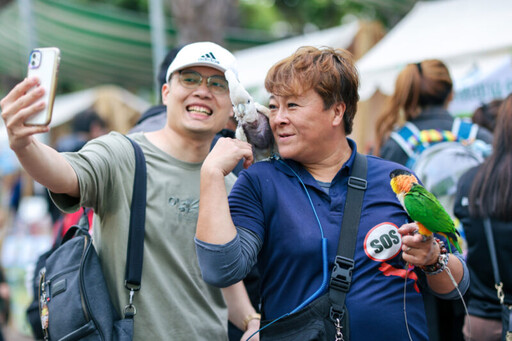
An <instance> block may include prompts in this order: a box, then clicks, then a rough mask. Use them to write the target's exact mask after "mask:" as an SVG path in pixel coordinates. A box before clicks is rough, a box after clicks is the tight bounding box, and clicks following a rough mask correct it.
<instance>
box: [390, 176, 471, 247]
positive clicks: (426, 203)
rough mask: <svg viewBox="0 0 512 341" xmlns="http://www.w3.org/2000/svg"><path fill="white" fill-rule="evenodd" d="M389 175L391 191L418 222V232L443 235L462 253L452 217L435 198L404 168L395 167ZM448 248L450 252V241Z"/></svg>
mask: <svg viewBox="0 0 512 341" xmlns="http://www.w3.org/2000/svg"><path fill="white" fill-rule="evenodd" d="M389 177H390V178H391V182H390V184H391V188H392V189H393V192H395V194H396V196H397V198H398V200H399V201H400V203H401V204H402V206H403V207H404V209H405V211H406V212H407V214H408V215H409V217H411V219H412V220H414V221H415V222H416V223H417V224H418V227H419V230H418V232H419V233H420V234H421V235H423V236H425V237H430V236H432V234H433V233H438V234H440V235H443V236H445V237H446V238H447V239H448V240H449V241H450V242H451V243H452V244H453V245H455V247H456V248H457V250H458V251H459V252H460V253H462V250H461V248H460V246H459V243H458V242H457V237H458V236H459V235H460V234H459V232H458V231H457V230H456V229H455V225H454V223H453V220H452V218H451V217H450V215H449V214H448V212H446V210H445V209H444V207H443V206H442V205H441V203H440V202H439V201H438V200H437V198H436V197H435V196H434V195H433V194H432V193H430V192H429V191H427V190H426V189H425V188H424V187H423V186H422V185H420V184H419V183H418V179H416V177H415V176H414V175H413V174H411V173H410V172H408V171H406V170H403V169H395V170H394V171H392V172H391V173H390V174H389ZM448 249H449V250H450V252H451V247H450V243H448Z"/></svg>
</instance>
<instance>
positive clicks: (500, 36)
mask: <svg viewBox="0 0 512 341" xmlns="http://www.w3.org/2000/svg"><path fill="white" fill-rule="evenodd" d="M510 32H512V1H510V0H487V1H482V0H447V1H431V2H418V3H417V4H416V5H415V7H414V8H413V9H412V10H411V11H410V12H409V14H408V15H407V16H405V17H404V18H403V19H402V20H401V21H400V22H399V23H398V24H397V25H396V26H395V27H394V28H393V29H392V30H391V31H390V32H388V34H387V35H386V36H385V37H384V38H383V39H382V40H381V41H380V42H379V43H377V44H376V45H375V46H374V47H373V48H372V49H371V50H370V51H368V52H367V53H366V54H365V55H364V56H363V57H362V58H361V59H360V60H359V61H358V62H357V66H358V69H359V71H360V75H361V88H360V96H361V100H366V99H369V98H370V97H371V96H372V95H373V94H374V93H375V92H376V91H377V90H380V92H382V93H384V94H386V95H390V94H392V93H393V90H394V84H395V80H396V77H397V75H398V73H399V72H400V71H401V70H402V68H403V67H404V66H405V65H407V64H408V63H415V62H418V61H421V60H424V59H429V58H437V59H440V60H442V61H443V62H445V63H446V64H447V66H448V67H449V69H450V72H451V75H452V78H453V79H454V87H455V91H456V98H455V101H454V102H453V104H454V105H455V104H457V100H461V101H462V100H463V101H464V102H465V103H463V104H461V103H459V107H458V108H459V109H457V110H462V111H466V112H468V111H472V110H473V109H474V105H475V104H476V103H482V102H487V101H489V100H491V99H493V98H496V97H499V96H498V95H501V96H503V95H505V94H506V91H507V86H508V92H510V91H511V90H512V89H511V87H512V86H511V84H512V77H511V75H512V69H511V67H512V66H511V63H510V56H511V55H512V35H511V34H510ZM507 58H508V60H509V62H508V66H507V62H506V61H507ZM498 69H500V70H501V71H500V72H499V73H498V74H497V75H496V72H494V71H496V70H498ZM491 74H494V75H495V76H498V78H502V80H501V81H500V82H499V83H500V84H502V85H503V86H504V88H501V89H500V91H499V92H498V91H496V89H495V90H494V91H469V92H468V90H467V89H468V88H471V87H475V86H476V87H481V83H482V82H484V80H485V79H487V76H489V75H491ZM503 77H507V78H508V81H507V80H503ZM495 81H496V79H495ZM493 84H495V82H494V83H493ZM507 84H508V85H507ZM459 94H465V95H464V96H463V97H462V98H458V96H459ZM471 101H472V103H473V104H472V107H471V106H468V104H467V103H470V102H471Z"/></svg>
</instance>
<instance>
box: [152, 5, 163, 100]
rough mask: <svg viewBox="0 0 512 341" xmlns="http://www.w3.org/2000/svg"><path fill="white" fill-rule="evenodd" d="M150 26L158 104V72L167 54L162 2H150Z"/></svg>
mask: <svg viewBox="0 0 512 341" xmlns="http://www.w3.org/2000/svg"><path fill="white" fill-rule="evenodd" d="M148 5H149V25H150V29H151V50H152V55H153V82H154V88H155V99H156V103H158V102H159V101H160V84H159V82H158V79H157V78H158V72H159V69H160V63H161V62H162V60H163V59H164V57H165V54H166V44H165V18H164V6H163V3H162V0H150V1H149V4H148Z"/></svg>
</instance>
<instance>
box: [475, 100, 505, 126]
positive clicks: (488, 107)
mask: <svg viewBox="0 0 512 341" xmlns="http://www.w3.org/2000/svg"><path fill="white" fill-rule="evenodd" d="M501 103H503V100H502V99H495V100H492V101H491V102H489V103H487V104H482V105H481V106H480V107H478V108H477V109H476V110H475V111H474V112H473V116H471V120H472V121H473V123H476V124H478V125H479V126H480V127H484V128H486V129H487V130H489V131H490V132H493V131H494V127H496V117H497V116H498V110H499V108H500V105H501Z"/></svg>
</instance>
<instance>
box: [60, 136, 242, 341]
mask: <svg viewBox="0 0 512 341" xmlns="http://www.w3.org/2000/svg"><path fill="white" fill-rule="evenodd" d="M130 137H132V138H133V139H134V140H135V141H136V142H138V143H139V145H140V146H141V147H142V150H143V152H144V155H145V158H146V165H147V207H146V225H145V239H144V262H143V270H142V284H141V290H140V291H138V292H137V293H136V294H135V298H134V305H135V308H136V309H137V314H136V315H135V337H134V340H226V339H227V308H226V305H225V302H224V299H223V297H222V293H221V291H220V289H218V288H215V287H213V286H210V285H208V284H206V283H205V282H204V281H203V280H202V278H201V273H200V270H199V265H198V263H197V257H196V253H195V245H194V235H195V230H196V223H197V215H198V209H199V179H200V176H199V175H200V174H199V173H200V168H201V163H188V162H182V161H180V160H177V159H175V158H173V157H171V156H170V155H168V154H167V153H165V152H163V151H162V150H160V149H159V148H157V147H156V146H154V145H153V144H152V143H150V142H149V141H148V140H147V139H146V137H145V136H144V135H143V133H136V134H133V135H131V136H130ZM64 156H65V157H66V159H67V160H68V161H69V162H70V164H71V166H72V167H73V169H74V170H75V172H76V174H77V176H78V181H79V186H80V194H81V197H80V200H79V201H78V200H77V199H74V198H71V197H69V196H65V195H59V194H55V193H51V195H52V198H53V200H54V202H55V203H56V204H57V206H58V207H59V208H61V209H63V210H64V211H66V212H73V211H76V210H77V209H78V208H79V207H81V206H85V207H92V208H93V209H94V212H95V215H94V220H93V240H94V244H95V246H96V249H97V251H98V254H99V256H100V259H101V262H102V267H103V272H104V275H105V278H106V281H107V284H108V287H109V291H110V293H111V298H112V303H113V304H114V306H115V308H116V309H117V311H118V313H119V315H120V316H123V315H122V312H123V308H124V307H125V306H126V305H127V304H128V293H129V292H128V290H127V289H126V288H125V287H124V273H125V264H126V250H127V241H128V227H129V219H130V203H131V197H132V189H133V180H134V167H135V156H134V151H133V147H132V145H131V144H130V142H129V141H128V140H127V139H126V138H125V137H124V136H123V135H121V134H119V133H110V134H108V135H105V136H102V137H100V138H98V139H95V140H93V141H91V142H89V143H88V144H87V145H86V146H84V148H83V149H82V150H81V151H79V152H78V153H64ZM234 181H235V176H234V175H231V174H230V176H228V177H226V188H227V190H228V192H229V190H230V189H231V187H232V185H233V183H234Z"/></svg>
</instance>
